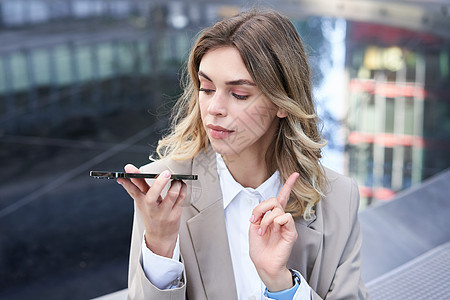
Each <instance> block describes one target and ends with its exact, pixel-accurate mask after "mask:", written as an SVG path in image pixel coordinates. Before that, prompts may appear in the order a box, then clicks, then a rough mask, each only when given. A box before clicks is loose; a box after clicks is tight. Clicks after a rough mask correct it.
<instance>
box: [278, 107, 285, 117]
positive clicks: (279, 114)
mask: <svg viewBox="0 0 450 300" xmlns="http://www.w3.org/2000/svg"><path fill="white" fill-rule="evenodd" d="M277 117H278V118H280V119H282V118H286V117H287V114H286V111H285V110H284V109H281V108H279V109H278V111H277Z"/></svg>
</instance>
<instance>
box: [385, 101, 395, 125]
mask: <svg viewBox="0 0 450 300" xmlns="http://www.w3.org/2000/svg"><path fill="white" fill-rule="evenodd" d="M394 101H395V99H394V98H386V114H385V125H384V126H385V132H386V133H394V118H395V103H394Z"/></svg>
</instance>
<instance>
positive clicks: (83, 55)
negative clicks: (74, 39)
mask: <svg viewBox="0 0 450 300" xmlns="http://www.w3.org/2000/svg"><path fill="white" fill-rule="evenodd" d="M75 55H76V62H77V66H78V74H79V78H80V81H88V80H90V79H91V78H92V77H93V74H92V57H91V55H92V53H91V47H90V46H88V45H83V46H78V47H77V48H76V50H75Z"/></svg>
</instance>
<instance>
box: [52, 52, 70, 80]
mask: <svg viewBox="0 0 450 300" xmlns="http://www.w3.org/2000/svg"><path fill="white" fill-rule="evenodd" d="M53 59H54V60H55V67H56V76H57V78H56V83H57V84H60V85H67V84H69V83H71V81H72V74H71V68H70V49H69V47H67V46H66V45H62V46H58V47H55V48H54V51H53Z"/></svg>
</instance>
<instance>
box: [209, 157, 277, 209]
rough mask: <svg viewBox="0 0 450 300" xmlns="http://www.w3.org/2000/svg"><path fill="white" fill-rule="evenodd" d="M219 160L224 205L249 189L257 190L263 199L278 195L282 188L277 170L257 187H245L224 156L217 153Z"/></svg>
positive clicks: (218, 171) (250, 190)
mask: <svg viewBox="0 0 450 300" xmlns="http://www.w3.org/2000/svg"><path fill="white" fill-rule="evenodd" d="M216 160H217V173H218V175H219V181H220V187H221V189H222V198H223V207H224V208H227V206H228V205H229V204H230V203H231V201H232V200H233V199H234V198H235V197H236V196H237V195H238V194H239V193H240V192H241V191H242V190H247V191H249V192H250V193H254V192H255V191H256V192H257V193H259V194H260V195H261V197H262V198H263V199H269V198H271V197H276V196H277V195H278V193H279V192H280V190H281V187H282V182H281V178H280V173H279V172H278V170H277V171H275V173H273V174H272V176H270V178H269V179H267V180H266V181H264V182H263V183H262V184H261V185H260V186H259V187H257V188H256V189H253V188H244V187H243V186H242V185H241V184H240V183H238V182H237V181H236V180H235V179H234V178H233V176H232V175H231V173H230V171H229V170H228V168H227V166H226V164H225V162H224V161H223V158H222V156H221V155H220V154H218V153H216Z"/></svg>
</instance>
